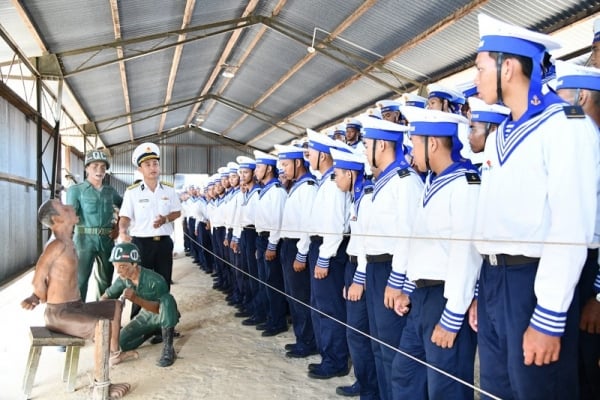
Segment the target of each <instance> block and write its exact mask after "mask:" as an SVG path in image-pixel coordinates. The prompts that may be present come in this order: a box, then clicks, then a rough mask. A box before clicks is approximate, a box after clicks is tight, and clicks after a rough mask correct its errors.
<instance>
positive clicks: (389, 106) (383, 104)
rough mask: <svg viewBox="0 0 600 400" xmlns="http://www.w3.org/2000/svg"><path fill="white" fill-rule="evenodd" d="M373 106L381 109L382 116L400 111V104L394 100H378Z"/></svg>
mask: <svg viewBox="0 0 600 400" xmlns="http://www.w3.org/2000/svg"><path fill="white" fill-rule="evenodd" d="M375 105H377V107H379V109H381V113H382V114H383V113H386V112H390V111H400V106H401V105H402V104H401V103H400V102H399V101H396V100H380V101H378V102H377V103H375Z"/></svg>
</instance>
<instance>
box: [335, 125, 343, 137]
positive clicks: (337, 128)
mask: <svg viewBox="0 0 600 400" xmlns="http://www.w3.org/2000/svg"><path fill="white" fill-rule="evenodd" d="M333 132H334V134H336V133H339V134H341V135H345V134H346V124H337V125H336V126H335V128H333Z"/></svg>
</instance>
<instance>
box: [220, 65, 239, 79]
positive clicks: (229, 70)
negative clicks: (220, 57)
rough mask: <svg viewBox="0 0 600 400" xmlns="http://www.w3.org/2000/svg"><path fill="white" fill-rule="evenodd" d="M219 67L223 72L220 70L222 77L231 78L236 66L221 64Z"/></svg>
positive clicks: (233, 75)
mask: <svg viewBox="0 0 600 400" xmlns="http://www.w3.org/2000/svg"><path fill="white" fill-rule="evenodd" d="M221 67H222V68H223V72H221V76H222V77H223V78H227V79H231V78H233V77H235V70H236V69H237V68H238V66H237V65H229V64H223V65H221Z"/></svg>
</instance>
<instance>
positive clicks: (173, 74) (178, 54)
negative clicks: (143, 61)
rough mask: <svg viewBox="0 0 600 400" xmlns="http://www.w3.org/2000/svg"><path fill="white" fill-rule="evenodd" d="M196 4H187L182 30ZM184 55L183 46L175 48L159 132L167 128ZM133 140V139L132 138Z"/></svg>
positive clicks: (180, 37)
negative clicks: (178, 71)
mask: <svg viewBox="0 0 600 400" xmlns="http://www.w3.org/2000/svg"><path fill="white" fill-rule="evenodd" d="M195 4H196V0H187V1H186V4H185V11H184V12H183V22H182V24H181V29H185V28H186V27H188V26H189V24H190V21H191V19H192V15H193V12H194V6H195ZM185 38H186V34H181V35H179V37H178V42H182V41H184V40H185ZM182 53H183V45H179V46H176V47H175V52H174V54H173V62H172V63H171V71H170V72H169V78H168V80H167V93H166V94H165V106H164V108H163V113H162V115H161V116H160V121H159V123H158V130H157V132H159V135H160V132H162V130H163V128H164V126H165V120H166V118H167V114H166V112H167V110H168V106H167V104H169V102H170V101H171V96H172V95H173V86H174V85H175V77H176V76H177V70H178V69H179V63H180V61H181V54H182ZM132 139H133V138H132Z"/></svg>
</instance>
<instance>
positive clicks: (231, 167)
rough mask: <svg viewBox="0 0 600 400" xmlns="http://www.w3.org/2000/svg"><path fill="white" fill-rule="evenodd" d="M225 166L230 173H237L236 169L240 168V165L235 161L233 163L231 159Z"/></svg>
mask: <svg viewBox="0 0 600 400" xmlns="http://www.w3.org/2000/svg"><path fill="white" fill-rule="evenodd" d="M227 168H228V169H229V173H230V174H237V172H238V169H239V168H240V166H239V165H238V164H237V163H234V162H233V161H230V162H228V163H227Z"/></svg>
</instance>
